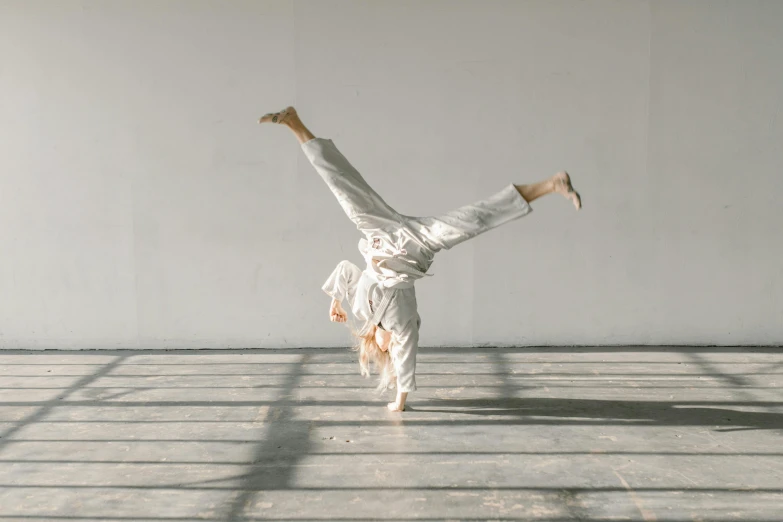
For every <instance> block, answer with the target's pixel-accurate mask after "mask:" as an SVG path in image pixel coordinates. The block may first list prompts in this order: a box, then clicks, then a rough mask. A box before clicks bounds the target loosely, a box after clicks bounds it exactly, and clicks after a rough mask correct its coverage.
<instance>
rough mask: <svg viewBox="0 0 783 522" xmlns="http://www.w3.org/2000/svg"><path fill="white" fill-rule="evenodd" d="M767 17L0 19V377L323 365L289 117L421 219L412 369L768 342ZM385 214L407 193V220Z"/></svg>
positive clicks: (318, 184)
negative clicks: (535, 188) (508, 187)
mask: <svg viewBox="0 0 783 522" xmlns="http://www.w3.org/2000/svg"><path fill="white" fill-rule="evenodd" d="M781 27H783V2H775V1H749V0H742V1H740V0H736V1H716V0H703V1H682V0H672V1H665V0H653V1H632V0H615V1H609V0H589V1H576V0H572V1H552V0H538V1H515V0H508V1H486V0H474V1H452V0H441V1H433V0H429V1H418V0H417V1H413V0H411V1H372V2H369V1H361V0H353V1H332V0H312V1H290V0H289V1H265V2H264V1H254V0H246V1H223V2H220V1H217V0H214V1H203V0H202V1H195V0H188V1H186V0H177V1H172V0H169V1H166V2H157V1H153V0H144V1H132V0H123V1H101V0H94V1H74V0H68V1H58V2H55V1H54V0H50V1H44V0H37V1H30V0H2V1H0V122H2V123H0V181H1V183H0V348H119V347H134V348H136V347H140V348H160V347H186V348H199V347H216V348H217V347H297V346H341V345H345V344H346V343H347V342H348V334H347V332H346V331H345V329H344V328H341V327H339V326H336V325H332V324H331V323H329V322H328V321H327V314H326V312H327V310H326V307H327V305H328V298H326V297H325V296H324V295H323V294H321V292H320V289H319V288H320V284H321V283H322V281H323V280H324V279H325V278H326V276H327V275H328V274H329V272H330V271H331V269H332V268H333V266H334V265H335V264H336V262H338V261H340V260H341V259H351V260H353V261H354V262H357V263H358V262H359V261H360V257H359V254H358V252H357V251H356V248H355V244H356V241H357V239H358V235H357V232H356V231H355V230H354V229H353V228H352V225H351V223H350V222H349V221H348V220H347V219H346V218H345V217H344V216H343V215H342V213H341V210H340V208H339V206H338V205H337V204H336V202H335V201H334V200H333V199H332V198H331V195H330V194H329V192H328V190H327V189H326V187H325V185H324V184H323V182H322V181H321V180H320V179H319V178H318V177H317V175H316V174H315V173H314V172H313V171H312V169H311V167H310V166H309V164H308V163H307V162H306V160H305V159H304V157H303V156H302V154H301V153H300V151H299V149H298V147H297V145H296V143H295V141H294V140H293V139H292V137H291V136H290V135H288V133H287V132H285V130H284V129H282V128H278V127H272V126H269V127H260V126H257V125H256V124H255V120H256V118H257V117H258V116H260V115H261V114H262V113H264V112H268V111H270V110H275V109H278V108H281V107H283V106H285V105H287V104H295V105H297V107H298V108H299V110H300V113H301V115H302V117H303V119H305V121H306V123H308V124H309V125H310V127H311V128H312V129H313V130H314V131H315V132H316V133H317V134H320V135H323V136H327V137H331V138H333V139H334V140H335V142H336V143H337V144H338V145H339V146H340V147H341V149H342V150H343V152H344V153H345V154H346V155H347V156H348V157H349V158H350V159H351V160H352V162H353V163H354V164H355V165H356V166H357V167H358V168H359V169H360V170H361V171H362V172H363V173H364V174H365V177H366V178H368V180H370V182H371V183H373V184H374V185H375V186H376V187H377V189H378V190H379V191H380V192H381V193H382V194H383V195H384V196H385V197H386V199H387V200H388V201H389V202H390V203H392V205H394V206H395V207H397V208H398V209H399V210H400V211H401V212H403V213H406V214H431V213H436V212H441V211H445V210H448V209H449V208H451V207H455V206H458V205H461V204H464V203H467V202H469V201H472V200H473V199H476V198H479V197H483V196H486V195H488V194H490V193H492V192H494V191H495V190H497V189H498V188H500V187H502V186H503V185H505V184H507V183H509V182H511V181H514V182H526V181H532V180H536V179H538V178H541V177H543V176H547V175H549V174H551V173H553V172H555V171H556V170H559V169H562V168H566V169H568V170H569V171H570V172H571V173H572V176H573V179H574V181H575V183H576V185H577V187H578V188H579V189H580V190H581V192H582V195H583V198H584V204H585V208H584V211H582V212H581V213H576V212H574V211H573V210H572V209H570V208H569V206H568V204H567V203H566V202H565V201H563V200H561V199H556V198H548V199H546V200H542V201H540V202H536V203H535V205H534V207H535V212H534V213H533V214H532V215H531V216H529V217H527V218H525V219H523V220H521V221H518V222H515V223H513V224H511V225H507V226H505V227H503V228H501V229H498V230H496V231H493V232H491V233H489V234H487V235H485V236H482V237H480V238H478V239H476V240H475V241H473V242H470V243H467V244H464V245H461V246H459V247H457V248H456V249H454V250H452V251H451V252H445V253H442V254H441V255H440V258H439V260H437V261H436V263H435V265H434V266H433V268H432V272H434V273H435V274H436V275H435V277H434V278H431V279H428V280H426V281H422V282H421V283H419V285H418V295H419V303H420V312H421V315H422V317H423V320H424V323H423V330H422V344H424V345H429V346H432V345H476V344H489V343H492V344H503V345H506V344H536V345H538V344H604V343H606V344H623V343H632V344H648V343H656V344H657V343H667V344H669V343H672V344H678V343H685V344H755V343H759V344H780V343H783V297H782V296H783V204H782V203H781V195H783V176H781V172H780V165H782V164H783V147H782V144H783V126H782V125H781V123H782V121H781V120H783V117H781V107H782V106H783V59H781V56H783V54H782V53H783V31H781V30H780V28H781ZM407 187H415V190H414V191H411V190H410V189H409V188H407Z"/></svg>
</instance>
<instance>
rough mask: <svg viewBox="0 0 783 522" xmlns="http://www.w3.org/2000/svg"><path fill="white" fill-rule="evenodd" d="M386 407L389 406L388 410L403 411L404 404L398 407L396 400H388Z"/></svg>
mask: <svg viewBox="0 0 783 522" xmlns="http://www.w3.org/2000/svg"><path fill="white" fill-rule="evenodd" d="M386 407H387V408H389V411H405V406H403V407H402V408H400V407H399V405H398V404H397V403H396V402H390V403H389V404H387V405H386Z"/></svg>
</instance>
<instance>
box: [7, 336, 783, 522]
mask: <svg viewBox="0 0 783 522" xmlns="http://www.w3.org/2000/svg"><path fill="white" fill-rule="evenodd" d="M782 355H783V352H781V350H776V349H739V348H738V349H730V348H729V349H723V348H722V349H717V348H705V349H651V348H640V349H635V348H624V349H570V348H569V349H565V348H563V349H545V348H541V349H491V348H482V349H453V350H444V349H439V350H423V352H422V353H421V355H420V358H419V372H418V383H419V386H420V390H419V392H418V393H416V394H415V395H413V396H412V398H411V401H410V406H411V411H408V412H405V413H403V414H394V413H391V412H387V411H386V410H385V409H384V407H383V404H384V400H385V399H386V398H388V397H378V396H377V395H376V394H375V392H374V390H373V389H372V382H371V381H367V380H364V379H362V378H361V377H359V375H358V373H357V364H356V362H355V359H354V355H353V354H352V353H350V352H348V351H347V350H291V351H274V352H269V351H261V352H260V351H244V352H238V351H232V352H189V353H183V352H30V353H23V352H0V383H2V384H0V388H2V390H1V391H0V434H2V438H0V520H3V521H4V520H24V521H29V520H42V521H56V520H63V521H74V520H107V521H112V520H150V521H157V522H160V521H168V520H171V521H185V520H223V521H228V520H243V519H250V520H368V519H375V518H377V519H384V520H465V519H481V520H486V519H493V520H538V521H555V520H642V521H680V520H698V521H707V520H741V521H745V522H756V521H772V520H776V521H779V520H783V446H782V445H781V443H783V396H781V392H780V386H781V384H783V379H782V378H781V375H782V373H783V356H782Z"/></svg>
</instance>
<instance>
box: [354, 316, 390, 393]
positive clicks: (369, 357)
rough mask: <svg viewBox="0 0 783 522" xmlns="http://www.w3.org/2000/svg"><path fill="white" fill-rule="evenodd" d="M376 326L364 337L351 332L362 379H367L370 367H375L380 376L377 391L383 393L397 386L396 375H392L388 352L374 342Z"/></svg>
mask: <svg viewBox="0 0 783 522" xmlns="http://www.w3.org/2000/svg"><path fill="white" fill-rule="evenodd" d="M377 328H378V327H377V326H372V327H371V328H370V330H369V332H367V334H366V335H359V333H358V332H356V331H353V332H352V333H353V336H354V339H355V343H354V346H353V350H354V351H355V352H359V369H360V372H361V374H362V376H363V377H369V376H370V374H371V371H370V369H371V366H375V369H376V371H377V372H378V373H379V374H380V382H379V383H378V391H385V390H387V389H389V388H394V387H395V385H396V384H397V375H396V374H395V373H394V364H393V363H392V359H391V355H390V354H389V351H390V350H391V347H389V351H385V352H384V351H383V350H381V347H380V346H379V345H378V342H377V341H376V340H375V332H376V329H377Z"/></svg>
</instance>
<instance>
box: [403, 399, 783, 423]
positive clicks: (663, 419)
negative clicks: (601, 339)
mask: <svg viewBox="0 0 783 522" xmlns="http://www.w3.org/2000/svg"><path fill="white" fill-rule="evenodd" d="M731 405H732V406H736V407H738V408H748V407H753V408H771V407H780V406H783V403H782V402H733V403H731ZM435 408H437V409H435ZM411 411H416V412H432V413H451V414H464V415H481V416H487V417H501V418H503V417H505V418H503V419H498V420H499V421H500V422H502V423H507V424H562V425H569V424H570V425H585V424H601V425H622V426H638V425H644V426H712V427H714V428H716V429H717V430H718V431H735V430H747V429H761V430H775V429H783V414H781V413H772V412H759V411H741V410H737V409H730V408H728V407H727V405H726V404H725V403H724V404H720V403H718V404H716V406H710V405H709V403H708V402H700V401H695V402H662V401H618V400H600V399H551V398H540V397H531V398H499V399H429V400H426V401H422V402H420V403H418V404H417V405H416V407H415V408H411ZM508 417H513V418H512V419H509V418H508Z"/></svg>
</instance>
